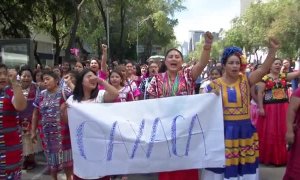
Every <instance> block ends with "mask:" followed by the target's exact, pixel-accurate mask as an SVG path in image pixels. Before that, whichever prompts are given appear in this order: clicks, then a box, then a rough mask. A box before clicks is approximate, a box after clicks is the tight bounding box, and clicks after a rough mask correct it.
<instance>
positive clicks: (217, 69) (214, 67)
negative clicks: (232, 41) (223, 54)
mask: <svg viewBox="0 0 300 180" xmlns="http://www.w3.org/2000/svg"><path fill="white" fill-rule="evenodd" d="M213 71H218V73H219V74H220V76H222V69H221V68H219V67H216V66H213V67H212V68H211V69H210V70H209V75H211V73H212V72H213Z"/></svg>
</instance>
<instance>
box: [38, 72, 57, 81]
mask: <svg viewBox="0 0 300 180" xmlns="http://www.w3.org/2000/svg"><path fill="white" fill-rule="evenodd" d="M46 75H48V76H51V77H53V78H54V79H55V80H56V81H59V77H58V75H57V74H56V73H55V72H53V71H43V73H42V80H44V76H46Z"/></svg>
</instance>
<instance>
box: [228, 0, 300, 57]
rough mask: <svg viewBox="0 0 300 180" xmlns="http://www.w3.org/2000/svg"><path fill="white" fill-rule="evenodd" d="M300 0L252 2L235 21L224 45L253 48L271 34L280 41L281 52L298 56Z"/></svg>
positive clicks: (263, 44)
mask: <svg viewBox="0 0 300 180" xmlns="http://www.w3.org/2000/svg"><path fill="white" fill-rule="evenodd" d="M299 6H300V3H299V0H273V1H270V2H268V3H256V4H252V5H251V7H250V8H249V9H248V10H247V12H246V13H245V14H244V15H243V16H242V17H240V18H235V19H234V20H233V21H232V28H231V29H230V30H229V31H227V33H226V38H225V41H224V46H229V45H235V46H239V47H242V48H245V49H246V51H247V52H254V51H255V50H257V49H258V48H260V47H263V46H265V45H266V41H267V40H268V37H270V36H274V37H276V38H278V39H279V41H280V42H281V45H282V48H281V49H280V54H281V56H285V57H296V56H297V52H298V51H299V48H300V34H299V28H300V7H299Z"/></svg>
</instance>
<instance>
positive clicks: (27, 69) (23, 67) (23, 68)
mask: <svg viewBox="0 0 300 180" xmlns="http://www.w3.org/2000/svg"><path fill="white" fill-rule="evenodd" d="M24 71H29V72H30V74H31V77H33V72H32V70H31V68H30V67H29V66H28V65H24V66H22V67H21V69H20V71H19V76H21V75H22V73H23V72H24Z"/></svg>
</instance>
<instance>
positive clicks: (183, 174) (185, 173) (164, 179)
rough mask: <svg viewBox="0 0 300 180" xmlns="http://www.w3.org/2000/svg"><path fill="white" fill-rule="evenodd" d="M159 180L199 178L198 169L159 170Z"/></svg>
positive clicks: (193, 179) (190, 179)
mask: <svg viewBox="0 0 300 180" xmlns="http://www.w3.org/2000/svg"><path fill="white" fill-rule="evenodd" d="M158 179H159V180H184V179H188V180H198V179H199V180H200V178H199V175H198V169H189V170H180V171H172V172H161V173H159V176H158Z"/></svg>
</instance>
